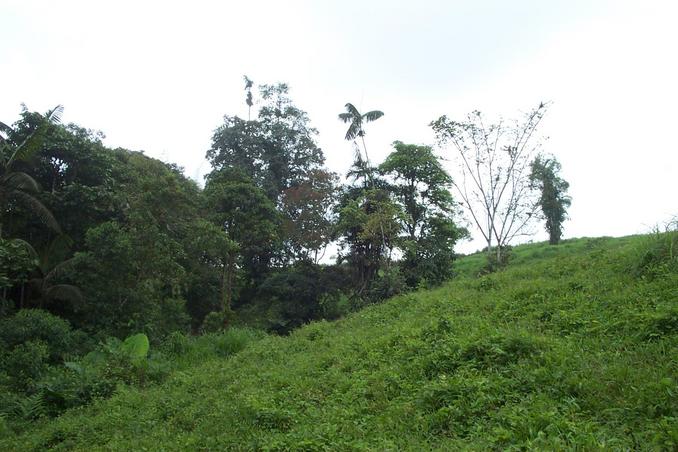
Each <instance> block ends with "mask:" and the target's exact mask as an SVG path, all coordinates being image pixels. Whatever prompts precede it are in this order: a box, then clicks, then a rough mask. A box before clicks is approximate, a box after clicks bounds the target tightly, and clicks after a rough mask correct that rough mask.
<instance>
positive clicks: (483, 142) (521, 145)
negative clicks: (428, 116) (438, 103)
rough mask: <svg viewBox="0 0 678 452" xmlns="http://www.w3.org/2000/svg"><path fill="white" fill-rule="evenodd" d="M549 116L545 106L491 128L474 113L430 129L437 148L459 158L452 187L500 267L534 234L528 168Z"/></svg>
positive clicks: (438, 122)
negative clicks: (516, 243)
mask: <svg viewBox="0 0 678 452" xmlns="http://www.w3.org/2000/svg"><path fill="white" fill-rule="evenodd" d="M546 110H547V105H546V104H544V103H541V104H539V106H537V108H535V109H533V110H531V111H530V112H529V113H527V114H526V115H525V117H524V118H523V119H522V120H519V121H514V122H506V121H503V120H502V121H499V122H498V123H496V124H487V123H486V121H485V119H484V117H483V115H482V114H481V113H480V112H479V111H475V112H473V113H471V114H469V115H468V116H467V118H466V120H465V121H463V122H457V121H453V120H450V119H448V118H447V116H441V117H440V118H438V119H437V120H435V121H433V122H432V123H431V127H432V128H433V131H434V132H435V134H436V137H437V139H438V143H439V144H440V145H442V146H446V145H450V146H451V147H452V149H453V152H454V154H456V156H457V163H458V168H459V176H458V177H457V178H455V179H454V180H453V182H452V184H453V186H454V187H455V188H456V190H457V193H458V194H459V197H460V198H461V201H462V206H463V207H464V208H465V210H466V211H467V212H468V213H469V214H470V215H471V217H472V219H473V222H474V223H475V225H476V226H477V228H478V230H479V231H480V233H481V234H482V236H483V238H484V239H485V241H486V243H487V252H488V257H492V256H494V259H496V262H497V264H498V265H501V264H502V263H503V262H504V260H505V254H504V250H505V248H506V247H507V246H508V245H509V244H510V242H511V241H512V240H513V239H514V238H516V237H518V236H521V235H528V234H529V233H530V232H529V225H530V222H531V219H532V217H533V215H534V214H535V212H536V209H537V203H536V202H535V199H534V196H533V191H532V190H531V184H530V179H529V172H530V162H531V161H532V156H533V155H534V154H535V153H536V151H537V150H538V148H539V146H540V142H539V140H538V139H537V137H536V132H537V128H538V126H539V124H540V123H541V121H542V119H543V118H544V115H545V114H546ZM492 253H494V254H492Z"/></svg>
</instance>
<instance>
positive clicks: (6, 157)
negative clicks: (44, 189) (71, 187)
mask: <svg viewBox="0 0 678 452" xmlns="http://www.w3.org/2000/svg"><path fill="white" fill-rule="evenodd" d="M62 112H63V107H62V106H61V105H58V106H57V107H55V108H54V109H52V110H50V111H48V112H47V114H45V115H44V116H40V118H39V122H38V123H37V124H36V125H35V126H34V127H33V128H32V130H27V131H26V130H24V131H21V130H15V129H13V128H12V127H10V126H8V125H6V124H4V123H0V237H1V236H2V223H3V221H5V219H4V216H5V215H6V214H7V213H8V212H11V210H12V204H16V203H18V204H20V205H21V206H22V207H24V208H26V209H28V210H29V211H30V212H31V213H33V214H34V215H36V216H38V217H39V218H40V219H41V220H42V221H43V222H44V223H45V224H46V225H47V226H49V227H50V228H52V229H53V230H55V231H57V232H60V228H59V224H58V223H57V222H56V220H55V219H54V216H53V215H52V212H50V211H49V209H47V208H46V207H45V206H44V205H43V203H42V202H41V201H40V200H39V199H38V198H37V197H36V196H35V195H36V194H37V193H38V192H39V191H40V188H39V186H38V184H37V182H36V181H35V179H33V178H32V177H31V176H30V175H29V174H28V173H26V172H25V171H21V170H20V169H18V166H20V165H21V164H22V163H24V164H26V162H27V160H28V159H29V158H30V157H32V156H33V155H34V154H35V153H36V152H38V151H39V150H40V146H41V145H42V142H43V138H44V135H45V132H46V130H47V128H48V127H49V125H50V124H51V123H58V122H59V121H60V120H61V114H62Z"/></svg>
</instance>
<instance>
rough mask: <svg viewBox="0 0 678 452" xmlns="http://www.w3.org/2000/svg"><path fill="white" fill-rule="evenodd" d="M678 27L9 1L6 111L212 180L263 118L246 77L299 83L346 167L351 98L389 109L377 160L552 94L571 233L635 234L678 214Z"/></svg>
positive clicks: (291, 4)
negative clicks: (252, 115) (229, 121)
mask: <svg viewBox="0 0 678 452" xmlns="http://www.w3.org/2000/svg"><path fill="white" fill-rule="evenodd" d="M677 23H678V2H676V1H672V0H666V1H659V0H654V1H653V0H643V1H634V2H632V1H612V0H610V1H605V0H598V1H596V0H588V1H579V0H568V1H546V0H533V1H528V0H516V1H511V2H507V1H501V0H496V1H489V0H484V1H471V0H467V1H449V0H448V1H423V0H418V1H407V2H405V1H394V0H389V1H368V0H363V1H359V0H344V1H342V2H329V1H321V0H318V1H315V2H312V1H253V0H248V1H238V2H235V1H220V2H216V1H209V2H208V1H198V0H193V1H190V2H189V1H182V2H172V1H162V2H152V1H143V2H142V1H140V0H136V1H108V2H102V1H69V0H61V1H49V0H45V1H33V0H0V82H2V98H1V102H0V119H1V120H3V122H13V121H14V120H15V119H17V117H18V113H19V111H20V104H21V103H22V102H23V103H26V104H27V106H28V107H29V108H30V109H32V110H39V111H45V110H47V109H48V108H50V107H53V106H54V105H56V104H63V105H64V106H65V113H64V118H63V119H64V121H65V122H75V123H78V124H79V125H82V126H85V127H89V128H93V129H98V130H102V131H103V132H104V133H105V134H106V136H107V138H106V140H105V143H106V144H107V145H109V146H112V147H117V146H121V147H125V148H128V149H133V150H144V151H145V152H146V154H147V155H150V156H153V157H157V158H160V159H162V160H165V161H170V162H175V163H178V164H180V165H182V166H183V167H185V168H186V173H187V175H189V176H191V177H193V178H195V179H198V180H201V179H202V174H204V173H205V172H207V171H208V170H209V166H208V164H207V163H206V162H205V160H204V155H205V151H206V150H207V149H208V147H209V144H210V137H211V133H212V131H213V130H214V129H215V128H216V127H217V126H218V125H219V123H220V121H221V118H222V116H223V115H224V114H239V115H241V116H244V115H246V114H247V113H246V112H247V109H246V106H245V104H244V97H243V91H242V88H243V82H242V77H243V75H244V74H247V75H249V76H250V78H252V79H253V80H254V81H255V82H256V83H272V82H277V81H284V82H287V83H288V84H289V85H290V86H291V88H292V97H293V98H294V100H295V102H296V103H297V105H298V106H300V107H301V108H302V109H304V110H306V111H307V112H308V113H309V116H310V118H311V120H312V123H313V125H314V126H315V127H316V128H317V129H318V130H319V132H320V135H319V142H320V144H321V146H322V148H323V150H324V152H325V154H326V156H327V163H328V166H329V167H330V168H331V169H332V170H334V171H337V172H340V173H344V172H345V171H346V169H347V168H348V166H349V164H350V160H351V155H352V154H351V149H350V146H349V144H348V143H346V142H345V141H343V135H344V132H345V130H344V125H343V124H341V123H339V121H338V120H337V114H338V113H339V112H341V111H342V109H343V105H344V104H345V103H346V102H353V103H354V104H356V105H357V106H358V107H359V108H360V109H361V110H371V109H375V108H377V109H380V110H383V111H384V112H385V116H384V117H383V118H382V119H380V120H379V121H377V122H375V123H373V124H371V125H370V127H369V129H368V136H367V140H368V146H369V148H370V157H371V158H372V159H373V160H374V161H375V162H378V161H381V159H383V157H385V156H386V155H387V154H388V153H389V152H390V143H391V142H392V141H394V140H401V141H405V142H413V143H422V144H433V135H432V133H431V130H430V128H429V127H428V124H429V123H430V121H431V120H433V119H435V118H437V117H438V116H440V115H441V114H447V115H448V116H450V117H452V118H459V119H461V118H462V117H463V115H464V114H466V113H467V112H468V111H470V110H473V109H479V110H482V111H484V112H487V113H488V114H490V115H498V114H502V115H504V116H505V117H513V116H516V115H517V114H518V113H519V112H520V111H525V110H528V109H529V108H531V107H532V106H534V105H536V104H538V103H539V102H540V101H542V100H550V101H553V105H552V107H551V110H550V113H549V114H548V116H547V118H546V119H545V122H544V123H543V124H544V125H543V127H542V131H543V132H544V134H545V135H547V136H548V137H549V140H548V141H547V143H546V146H545V149H546V150H547V151H549V152H551V153H553V154H555V155H556V156H557V157H558V158H559V160H560V161H561V163H562V165H563V174H564V177H565V178H566V179H567V180H568V181H569V182H570V184H571V190H570V193H571V195H572V198H573V204H572V208H571V210H570V215H571V218H572V219H571V220H570V221H568V222H567V223H566V225H565V236H566V237H578V236H600V235H613V236H619V235H626V234H632V233H636V232H646V231H648V230H649V228H650V227H651V226H652V225H653V224H655V223H658V222H661V221H665V220H667V219H668V218H669V217H671V216H672V215H676V214H678V196H676V195H678V190H677V189H676V187H677V184H678V152H677V145H676V138H675V136H676V134H675V131H676V128H677V127H678V125H677V124H676V123H677V119H678V115H676V108H677V106H678V87H677V85H678V48H677V47H678V26H677V25H676V24H677ZM450 157H451V156H450ZM544 237H545V235H544V234H543V233H541V234H539V235H537V236H536V237H535V238H536V239H543V238H544ZM480 246H482V244H481V243H479V242H473V243H466V244H464V245H461V246H460V247H459V250H461V251H472V250H474V249H476V248H478V247H480Z"/></svg>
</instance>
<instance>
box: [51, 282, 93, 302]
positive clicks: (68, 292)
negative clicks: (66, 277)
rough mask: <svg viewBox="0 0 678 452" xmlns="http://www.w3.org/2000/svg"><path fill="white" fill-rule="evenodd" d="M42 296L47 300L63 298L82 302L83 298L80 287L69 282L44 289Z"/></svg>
mask: <svg viewBox="0 0 678 452" xmlns="http://www.w3.org/2000/svg"><path fill="white" fill-rule="evenodd" d="M44 296H45V299H47V300H48V301H54V300H64V301H71V302H82V301H83V300H84V297H83V296H82V292H81V291H80V289H78V288H77V287H75V286H72V285H70V284H57V285H54V286H52V287H50V288H49V289H47V290H46V291H45V294H44Z"/></svg>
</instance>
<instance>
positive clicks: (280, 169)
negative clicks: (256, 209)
mask: <svg viewBox="0 0 678 452" xmlns="http://www.w3.org/2000/svg"><path fill="white" fill-rule="evenodd" d="M259 93H260V97H261V101H260V104H261V108H260V109H259V113H258V115H257V118H256V119H253V120H243V119H241V118H239V117H237V116H224V124H223V125H221V126H220V127H219V128H218V129H217V130H216V131H215V132H214V134H213V136H212V146H211V148H210V149H209V150H208V151H207V159H208V160H209V161H210V163H211V164H212V168H213V169H214V171H216V172H218V171H220V170H222V169H224V168H237V169H239V170H240V171H242V172H243V173H244V174H245V175H247V176H248V177H250V178H251V179H252V181H253V182H254V184H255V185H257V186H258V187H260V188H262V189H263V190H264V191H265V192H266V195H267V196H268V197H269V198H270V199H271V200H272V201H273V202H274V203H275V204H276V205H277V204H278V203H279V201H280V197H281V196H282V193H283V192H284V191H285V190H286V189H288V188H290V187H293V186H295V185H297V184H298V183H300V182H303V181H305V180H308V177H309V173H310V172H312V171H315V170H317V169H319V168H322V165H323V163H324V161H325V157H324V155H323V153H322V150H321V149H320V147H318V145H317V143H316V142H315V136H316V135H317V133H318V132H317V130H316V129H314V128H313V127H311V126H310V124H309V122H310V121H309V118H308V115H307V114H306V112H304V111H303V110H301V109H299V108H298V107H296V106H295V105H294V104H293V103H292V100H291V99H290V97H289V87H288V86H287V85H286V84H284V83H280V84H277V85H261V86H260V87H259ZM248 105H249V104H248Z"/></svg>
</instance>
